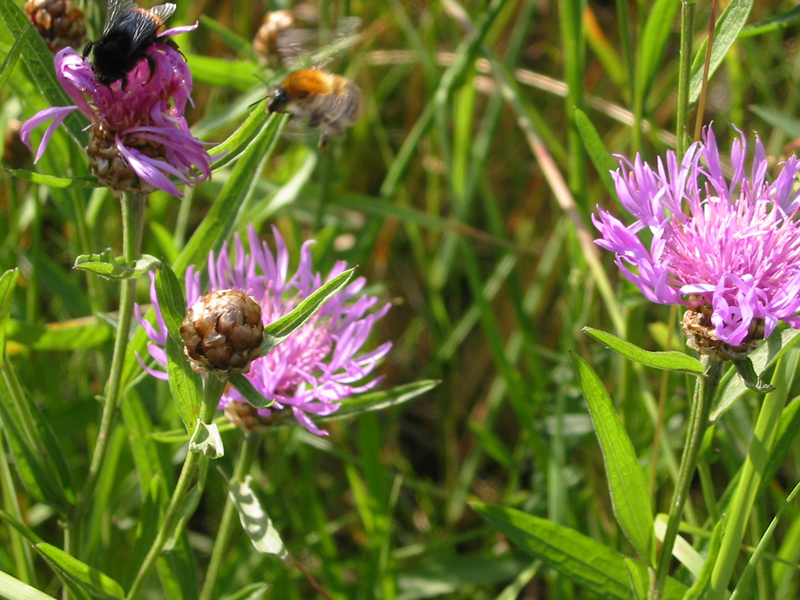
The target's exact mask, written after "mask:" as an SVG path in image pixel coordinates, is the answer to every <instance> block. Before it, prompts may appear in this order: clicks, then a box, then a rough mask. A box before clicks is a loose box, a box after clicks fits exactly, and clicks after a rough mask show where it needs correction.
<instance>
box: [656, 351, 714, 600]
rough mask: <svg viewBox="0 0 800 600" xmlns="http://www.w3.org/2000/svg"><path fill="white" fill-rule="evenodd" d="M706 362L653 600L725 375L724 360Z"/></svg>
mask: <svg viewBox="0 0 800 600" xmlns="http://www.w3.org/2000/svg"><path fill="white" fill-rule="evenodd" d="M703 363H704V365H705V367H706V372H705V375H701V376H699V377H698V378H697V386H696V387H695V390H694V399H693V400H692V409H691V413H690V415H689V427H688V429H687V430H686V444H685V445H684V447H683V455H682V456H681V467H680V470H679V471H678V481H677V483H676V484H675V491H674V492H673V495H672V504H671V505H670V509H669V521H668V522H667V531H666V533H665V534H664V543H663V544H662V545H661V553H660V554H659V555H658V564H657V566H656V578H655V586H654V588H653V589H652V590H651V591H652V594H651V598H653V600H661V598H662V597H663V592H664V584H665V582H666V581H667V575H668V574H669V566H670V562H671V559H672V547H673V546H674V545H675V538H676V537H677V536H678V526H679V525H680V522H681V515H682V514H683V507H684V505H685V504H686V497H687V496H688V495H689V486H690V485H691V483H692V476H693V475H694V469H695V465H696V464H697V455H698V454H699V452H700V446H701V445H702V443H703V434H704V433H705V431H706V426H707V424H708V413H709V411H710V410H711V400H712V399H713V398H714V393H715V392H716V390H717V386H718V385H719V380H720V376H721V375H722V366H723V364H724V363H723V362H721V361H712V360H710V359H709V358H708V357H705V356H704V357H703Z"/></svg>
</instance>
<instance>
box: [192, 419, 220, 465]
mask: <svg viewBox="0 0 800 600" xmlns="http://www.w3.org/2000/svg"><path fill="white" fill-rule="evenodd" d="M189 450H190V451H191V452H199V453H200V454H202V455H203V456H205V457H207V458H210V459H212V460H213V459H216V458H220V457H222V456H225V447H224V446H223V445H222V438H221V437H220V435H219V429H217V426H216V425H215V424H214V423H209V424H206V423H203V422H202V421H200V420H199V419H198V421H197V425H196V426H195V428H194V433H193V434H192V438H191V439H190V440H189Z"/></svg>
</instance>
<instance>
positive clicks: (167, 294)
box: [156, 263, 186, 346]
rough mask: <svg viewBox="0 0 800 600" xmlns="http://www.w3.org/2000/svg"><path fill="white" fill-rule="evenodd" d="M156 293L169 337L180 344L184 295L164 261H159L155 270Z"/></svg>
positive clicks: (181, 341)
mask: <svg viewBox="0 0 800 600" xmlns="http://www.w3.org/2000/svg"><path fill="white" fill-rule="evenodd" d="M156 295H157V296H158V307H159V308H160V309H161V316H162V317H163V319H164V323H165V324H166V326H167V329H168V330H169V335H170V337H172V338H173V339H174V340H175V341H176V342H178V343H180V345H181V346H182V345H183V340H182V338H181V334H180V331H181V325H182V324H183V319H184V317H185V316H186V297H185V296H184V294H183V291H182V290H181V284H180V283H179V282H178V278H177V277H175V273H174V272H173V271H172V269H171V268H170V267H169V265H167V264H165V263H161V265H160V266H159V268H158V270H157V271H156Z"/></svg>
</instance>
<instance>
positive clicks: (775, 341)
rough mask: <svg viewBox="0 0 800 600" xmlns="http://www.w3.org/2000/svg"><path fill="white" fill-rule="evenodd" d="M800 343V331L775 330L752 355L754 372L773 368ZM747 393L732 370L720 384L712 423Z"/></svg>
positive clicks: (712, 414) (740, 379) (790, 329)
mask: <svg viewBox="0 0 800 600" xmlns="http://www.w3.org/2000/svg"><path fill="white" fill-rule="evenodd" d="M799 341H800V329H792V328H791V327H782V328H779V329H777V330H775V331H774V332H773V333H772V335H771V336H769V337H768V338H767V339H766V340H764V343H763V344H762V345H761V346H759V347H758V348H757V349H756V350H754V351H753V352H752V353H750V356H749V358H750V360H751V361H752V362H753V369H754V371H755V372H756V373H757V374H759V375H761V374H763V373H764V371H766V370H767V369H769V368H770V367H772V366H773V365H774V364H775V363H776V362H777V361H778V360H779V359H780V358H781V357H782V356H783V355H784V354H785V353H786V352H787V351H788V350H789V349H790V348H791V347H793V346H794V345H795V344H796V343H797V342H799ZM746 391H747V386H745V384H744V381H743V380H742V378H741V377H739V376H738V374H737V373H736V370H735V369H730V370H729V371H728V372H727V373H726V374H725V375H724V376H723V377H722V381H721V382H720V385H719V389H718V390H717V394H716V396H715V400H714V402H715V404H714V406H713V407H712V408H711V416H710V421H711V422H712V423H713V422H714V421H716V420H717V419H719V417H720V416H721V415H722V414H724V413H725V411H726V410H728V409H729V408H730V407H731V405H732V404H733V403H734V402H736V400H738V399H739V398H741V397H742V395H743V394H744V393H745V392H746Z"/></svg>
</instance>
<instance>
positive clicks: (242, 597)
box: [222, 583, 269, 600]
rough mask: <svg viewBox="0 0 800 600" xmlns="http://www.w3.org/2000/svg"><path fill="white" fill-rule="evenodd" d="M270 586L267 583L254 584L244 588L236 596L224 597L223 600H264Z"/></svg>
mask: <svg viewBox="0 0 800 600" xmlns="http://www.w3.org/2000/svg"><path fill="white" fill-rule="evenodd" d="M268 589H269V586H268V585H267V584H266V583H253V584H250V585H248V586H247V587H243V588H242V589H240V590H239V591H238V592H236V593H235V594H231V595H230V596H225V597H223V599H222V600H262V598H264V594H266V593H267V590H268Z"/></svg>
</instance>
